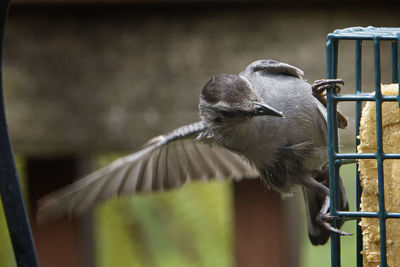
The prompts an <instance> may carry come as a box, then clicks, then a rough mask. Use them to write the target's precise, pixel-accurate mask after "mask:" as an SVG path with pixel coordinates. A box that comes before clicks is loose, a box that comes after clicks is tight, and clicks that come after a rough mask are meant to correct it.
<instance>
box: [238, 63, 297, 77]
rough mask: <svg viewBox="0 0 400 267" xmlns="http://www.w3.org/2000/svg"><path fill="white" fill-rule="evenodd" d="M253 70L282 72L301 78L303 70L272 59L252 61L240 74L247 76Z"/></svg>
mask: <svg viewBox="0 0 400 267" xmlns="http://www.w3.org/2000/svg"><path fill="white" fill-rule="evenodd" d="M254 72H262V73H276V74H283V75H289V76H294V77H297V78H300V79H303V76H304V72H303V71H302V70H301V69H299V68H297V67H295V66H292V65H289V64H286V63H282V62H279V61H276V60H272V59H268V60H257V61H254V62H253V63H251V64H250V65H248V66H247V67H246V68H245V69H244V70H243V71H242V72H241V73H240V75H243V76H247V75H250V74H252V73H254Z"/></svg>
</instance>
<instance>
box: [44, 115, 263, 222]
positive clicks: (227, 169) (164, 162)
mask: <svg viewBox="0 0 400 267" xmlns="http://www.w3.org/2000/svg"><path fill="white" fill-rule="evenodd" d="M204 129H205V126H204V125H203V124H202V123H201V122H198V123H193V124H190V125H187V126H183V127H181V128H178V129H176V130H174V131H172V132H170V133H169V134H166V135H161V136H158V137H155V138H153V139H152V140H150V141H149V142H148V143H147V144H146V145H145V146H144V147H143V148H142V149H141V150H139V151H138V152H136V153H133V154H130V155H128V156H126V157H123V158H120V159H118V160H116V161H114V162H112V163H111V164H109V165H108V166H106V167H104V168H102V169H99V170H97V171H95V172H93V173H91V174H89V175H88V176H86V177H84V178H82V179H80V180H78V181H76V182H75V183H72V184H71V185H69V186H66V187H64V188H62V189H60V190H59V191H56V192H53V193H51V194H49V195H47V196H45V197H44V198H42V199H41V200H39V203H38V204H39V205H38V206H39V209H38V213H37V214H38V220H39V221H46V220H50V219H55V218H58V217H61V216H64V215H66V214H71V213H72V214H77V215H78V214H81V213H83V212H84V211H86V210H87V209H88V208H90V207H91V206H93V205H94V204H96V203H98V202H101V201H104V200H107V199H109V198H111V197H113V196H115V195H131V194H134V193H136V192H151V191H163V190H167V189H170V188H178V187H180V186H182V185H183V184H184V183H185V182H186V181H192V180H193V181H208V180H211V179H233V180H240V179H242V178H244V177H246V178H255V177H258V173H257V171H256V170H255V169H254V168H253V167H252V166H251V164H250V163H249V162H247V161H246V160H244V159H243V158H242V157H241V156H239V155H237V154H235V153H232V152H230V151H229V150H227V149H225V148H223V147H220V146H218V145H213V144H208V143H203V142H198V141H196V140H195V138H196V137H197V135H198V134H199V133H200V132H202V131H203V130H204Z"/></svg>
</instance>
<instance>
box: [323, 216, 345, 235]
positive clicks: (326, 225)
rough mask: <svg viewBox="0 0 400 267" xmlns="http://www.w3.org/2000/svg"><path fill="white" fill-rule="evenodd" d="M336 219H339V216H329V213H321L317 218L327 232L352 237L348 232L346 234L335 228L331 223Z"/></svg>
mask: <svg viewBox="0 0 400 267" xmlns="http://www.w3.org/2000/svg"><path fill="white" fill-rule="evenodd" d="M335 219H338V217H337V216H332V215H329V214H327V213H320V214H319V215H318V216H317V222H318V223H319V224H320V225H321V226H323V227H324V228H325V229H326V230H328V231H329V232H334V233H337V234H339V235H352V234H350V233H347V232H345V231H342V230H340V229H337V228H335V227H333V226H332V225H331V224H330V223H329V222H330V221H332V220H335Z"/></svg>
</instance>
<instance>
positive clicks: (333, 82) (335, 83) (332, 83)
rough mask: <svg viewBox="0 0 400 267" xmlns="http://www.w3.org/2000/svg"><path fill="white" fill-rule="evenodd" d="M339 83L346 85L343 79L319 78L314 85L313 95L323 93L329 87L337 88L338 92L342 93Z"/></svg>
mask: <svg viewBox="0 0 400 267" xmlns="http://www.w3.org/2000/svg"><path fill="white" fill-rule="evenodd" d="M339 84H341V85H344V82H343V80H342V79H323V80H317V81H315V82H314V83H313V85H312V89H313V95H314V96H317V95H321V94H322V93H323V92H324V91H326V90H327V89H335V92H336V93H340V90H341V88H340V85H339Z"/></svg>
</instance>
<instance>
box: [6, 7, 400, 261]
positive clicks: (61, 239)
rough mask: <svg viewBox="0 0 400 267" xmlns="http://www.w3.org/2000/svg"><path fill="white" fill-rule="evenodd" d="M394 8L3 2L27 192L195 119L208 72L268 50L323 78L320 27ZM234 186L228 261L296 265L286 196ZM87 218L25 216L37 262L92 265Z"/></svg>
mask: <svg viewBox="0 0 400 267" xmlns="http://www.w3.org/2000/svg"><path fill="white" fill-rule="evenodd" d="M398 11H399V9H398V6H397V5H395V2H394V1H393V2H390V1H382V2H380V4H379V5H376V4H375V3H374V2H373V1H371V2H364V3H363V5H362V6H361V5H359V4H356V1H350V2H349V1H339V2H332V3H331V2H328V1H323V0H321V1H317V0H315V1H311V0H310V1H308V0H307V1H301V2H298V1H244V0H243V1H240V0H237V1H228V0H226V1H194V0H193V1H170V0H159V1H151V0H149V1H145V0H142V1H140V0H116V1H112V0H72V1H68V0H15V1H13V3H12V6H11V9H10V13H9V18H8V23H7V25H6V36H5V48H4V52H3V54H4V58H3V60H4V62H3V72H4V88H5V92H4V93H5V101H6V109H7V117H8V124H9V131H10V135H11V139H12V143H13V147H14V150H15V152H16V153H18V154H19V155H21V156H22V157H23V158H24V159H25V160H26V166H27V172H28V183H29V185H30V186H29V188H30V191H29V192H30V199H31V203H32V204H31V205H32V207H33V210H34V207H35V204H34V203H35V201H36V200H37V198H38V197H40V196H42V195H43V194H45V193H47V192H50V191H52V190H54V189H55V188H57V187H60V186H61V185H63V184H66V183H69V182H71V180H72V178H75V177H76V176H79V175H80V174H82V173H86V172H87V171H88V170H89V167H88V165H90V164H88V162H89V161H90V160H89V159H90V156H91V155H94V154H97V153H103V152H108V151H119V152H128V151H132V150H134V149H136V148H137V147H139V146H140V145H141V144H142V143H143V142H145V141H146V140H147V139H149V138H151V137H152V136H154V135H157V134H160V133H163V132H166V131H169V130H171V129H174V128H175V127H177V126H179V125H182V124H185V123H189V122H193V121H196V120H198V111H197V105H198V96H199V92H200V90H201V88H202V86H203V85H204V83H205V82H206V81H207V80H208V79H209V78H210V77H211V76H212V75H213V74H216V73H238V72H240V71H241V70H242V69H243V68H244V67H245V66H246V65H247V64H248V63H250V62H252V61H254V60H257V59H276V60H279V61H283V62H287V63H289V64H292V65H295V66H298V67H300V68H301V69H303V70H304V72H305V78H306V79H308V80H309V81H313V80H316V79H321V78H324V77H325V37H326V34H328V33H329V32H331V31H333V30H334V29H337V28H346V27H351V26H368V25H374V26H397V25H399V24H400V17H399V16H398ZM351 49H353V48H351ZM351 49H350V50H351ZM350 50H349V53H348V54H347V53H346V52H344V54H343V56H342V57H340V59H339V63H340V64H345V66H344V67H343V66H342V67H341V68H340V69H341V70H344V71H343V73H339V76H340V77H342V78H343V79H344V80H345V81H346V80H353V79H354V78H353V77H352V76H351V75H352V73H353V68H354V63H352V62H353V61H354V60H353V59H352V58H351V57H352V56H350V55H351V53H350ZM341 51H342V50H341ZM343 51H347V50H346V49H344V50H343ZM383 58H384V56H383ZM341 59H342V61H341ZM365 65H366V66H365V71H366V72H367V73H366V75H365V79H368V70H369V69H368V62H366V63H365ZM346 70H348V71H346ZM345 90H352V84H351V82H350V84H348V85H347V87H345ZM176 96H178V97H176ZM345 109H347V108H345ZM346 111H347V110H346ZM348 112H351V107H350V109H349V111H348ZM344 113H346V112H344ZM350 123H351V121H350ZM344 136H345V137H346V138H347V136H349V138H352V131H351V130H350V132H349V133H348V134H346V133H344ZM257 188H258V189H259V190H258V191H255V190H257ZM255 192H256V193H255ZM234 194H235V209H234V210H235V212H236V213H235V214H236V215H235V222H236V227H237V228H236V229H237V230H236V238H237V239H236V241H237V242H236V260H237V265H238V266H251V267H257V266H296V264H297V262H298V254H297V251H298V250H297V248H296V246H297V241H296V240H297V237H296V235H297V234H296V231H297V230H293V229H295V228H296V227H297V226H295V225H298V223H297V221H298V220H304V218H300V219H297V218H296V220H294V219H293V218H291V219H289V218H290V215H288V212H287V211H288V208H287V207H286V204H282V201H281V200H280V198H279V197H278V196H277V195H275V194H269V193H266V192H265V190H264V189H262V188H261V187H259V185H258V184H257V183H254V184H253V183H251V184H249V183H248V182H244V184H242V185H241V184H236V185H235V189H234ZM272 203H273V204H272ZM285 207H286V208H285ZM294 216H296V215H294ZM89 217H90V216H89ZM267 222H268V223H270V224H268V225H267ZM286 222H290V223H289V224H286ZM90 224H91V221H90V218H86V219H83V220H81V221H73V222H72V223H68V222H66V221H63V222H59V223H58V224H57V225H53V226H49V227H47V228H46V227H45V228H37V226H36V225H35V223H34V222H33V226H34V235H35V239H36V241H37V246H38V251H39V256H40V260H41V262H42V266H64V265H61V264H62V262H64V263H65V264H66V265H65V266H91V265H93V262H92V260H91V257H92V254H91V253H90V251H91V248H90V247H92V246H93V244H91V241H90V240H91V239H92V237H91V233H90V230H87V229H90ZM82 229H86V230H84V231H83V232H84V233H85V234H84V235H83V237H82V235H81V234H80V233H81V232H82V231H81V230H82ZM289 229H291V230H289ZM291 231H292V232H291ZM55 236H56V237H57V238H56V240H55V238H54V237H55ZM268 237H269V238H270V239H268ZM293 237H294V238H293ZM293 239H294V240H295V241H294V242H293ZM83 240H84V241H83ZM76 244H81V245H82V244H83V247H80V248H79V246H77V245H76ZM271 244H272V245H273V246H271ZM57 246H64V247H63V249H64V253H63V254H57V253H56V252H55V251H56V250H57ZM287 247H291V249H290V250H292V251H293V252H292V254H291V255H292V256H288V255H287V252H285V248H287ZM52 249H53V250H52ZM49 250H50V251H52V252H51V253H48V251H49ZM78 250H80V251H82V250H84V251H85V253H83V254H82V253H81V254H79V251H78ZM268 251H269V252H270V253H268ZM46 255H50V256H46ZM63 255H64V256H63ZM82 255H85V256H83V257H82ZM51 256H52V257H51ZM46 257H47V258H52V259H47V258H46ZM64 258H65V259H64ZM82 258H85V259H82ZM47 260H48V262H49V263H45V262H46V261H47ZM68 260H69V261H68ZM56 262H58V263H57V265H55V264H56ZM78 262H81V263H80V264H81V265H79V263H78ZM82 262H84V263H82ZM266 262H269V264H267V263H266ZM46 264H47V265H46ZM52 264H53V265H52Z"/></svg>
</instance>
